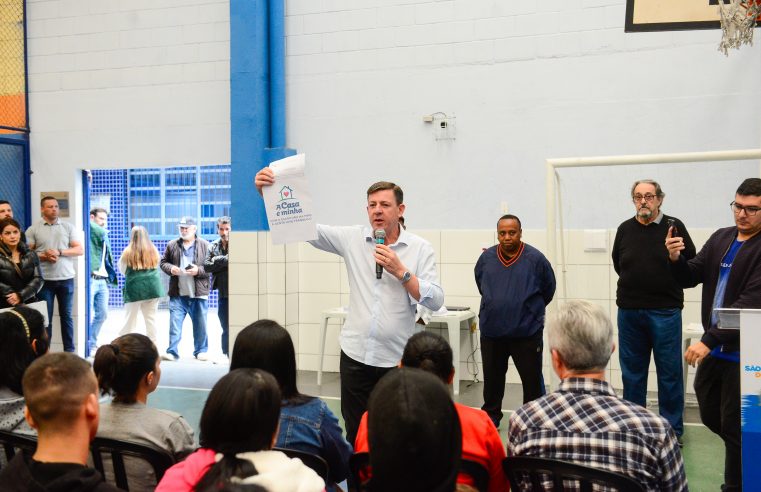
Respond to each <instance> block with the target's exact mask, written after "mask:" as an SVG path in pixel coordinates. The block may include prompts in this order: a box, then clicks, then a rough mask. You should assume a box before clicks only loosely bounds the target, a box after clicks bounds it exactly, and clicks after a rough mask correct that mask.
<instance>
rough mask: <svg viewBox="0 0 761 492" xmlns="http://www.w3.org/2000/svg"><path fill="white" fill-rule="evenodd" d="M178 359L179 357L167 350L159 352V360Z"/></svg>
mask: <svg viewBox="0 0 761 492" xmlns="http://www.w3.org/2000/svg"><path fill="white" fill-rule="evenodd" d="M178 359H179V357H177V356H175V355H174V354H170V353H169V352H166V353H164V354H161V360H168V361H170V362H174V361H176V360H178Z"/></svg>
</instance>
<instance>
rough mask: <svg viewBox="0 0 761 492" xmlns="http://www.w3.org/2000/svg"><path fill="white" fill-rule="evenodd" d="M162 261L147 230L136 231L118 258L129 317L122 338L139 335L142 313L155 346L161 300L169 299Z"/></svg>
mask: <svg viewBox="0 0 761 492" xmlns="http://www.w3.org/2000/svg"><path fill="white" fill-rule="evenodd" d="M159 260H160V257H159V252H158V250H157V249H156V246H154V245H153V243H152V242H151V238H150V236H149V235H148V231H147V230H146V229H145V227H143V226H135V227H133V228H132V232H131V233H130V239H129V244H128V245H127V247H126V248H125V249H124V251H123V252H122V256H121V258H119V271H121V272H122V275H124V279H125V281H124V288H123V289H122V295H123V298H124V310H125V312H126V315H127V317H126V322H125V323H124V328H122V330H121V331H120V332H119V335H126V334H128V333H134V332H135V331H136V329H137V313H138V312H140V311H142V313H143V319H144V320H145V334H146V335H148V338H150V339H151V341H152V342H153V343H156V325H155V318H156V309H157V308H158V305H159V298H161V297H164V296H165V295H166V294H165V292H164V287H163V285H162V284H161V277H160V276H159V268H158V266H159Z"/></svg>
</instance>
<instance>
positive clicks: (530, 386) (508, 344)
mask: <svg viewBox="0 0 761 492" xmlns="http://www.w3.org/2000/svg"><path fill="white" fill-rule="evenodd" d="M542 345H543V343H542V330H539V331H538V332H537V333H535V334H534V335H532V336H530V337H526V338H486V337H484V336H482V337H481V358H482V361H483V367H484V404H483V406H482V407H481V409H483V411H484V412H486V413H487V414H488V415H489V417H490V418H491V420H492V422H494V425H496V426H499V422H500V420H502V398H503V397H504V396H505V374H506V373H507V363H508V359H509V358H510V357H512V358H513V364H515V368H516V369H518V374H519V375H520V377H521V382H522V383H523V403H527V402H529V401H531V400H535V399H537V398H539V397H540V396H542V395H543V394H544V379H543V378H542Z"/></svg>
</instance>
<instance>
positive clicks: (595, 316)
mask: <svg viewBox="0 0 761 492" xmlns="http://www.w3.org/2000/svg"><path fill="white" fill-rule="evenodd" d="M547 329H548V343H549V348H550V353H551V354H552V367H553V369H554V370H555V373H557V375H558V377H559V378H560V379H561V382H560V386H559V387H558V390H557V391H555V392H553V393H550V394H548V395H545V396H543V397H541V398H538V399H536V400H534V401H531V402H529V403H527V404H525V405H523V406H522V407H521V408H519V409H518V410H516V411H515V413H513V414H512V415H511V416H510V428H509V432H508V444H507V455H508V456H539V457H543V458H553V459H559V460H563V461H570V462H575V463H578V464H580V465H586V466H591V467H594V468H599V469H603V470H608V471H613V472H616V473H620V474H622V475H627V476H630V477H632V478H634V479H635V480H637V481H638V482H640V483H641V484H642V485H643V486H644V487H645V489H646V490H654V491H655V490H657V491H681V490H687V479H686V477H685V474H684V463H683V461H682V454H681V451H680V450H679V445H678V444H677V440H676V434H674V430H673V429H672V428H671V425H670V424H669V423H668V422H667V421H666V419H664V418H663V417H661V416H659V415H656V414H655V413H653V412H651V411H650V410H647V409H646V408H643V407H641V406H639V405H636V404H634V403H631V402H629V401H627V400H624V399H622V398H619V397H618V396H616V394H615V392H614V391H613V389H612V387H611V386H610V384H608V382H607V381H605V367H606V366H607V365H608V361H609V360H610V356H611V354H612V353H613V350H614V348H615V344H614V341H613V325H612V323H611V322H610V319H609V318H608V316H607V315H606V314H605V313H604V312H603V310H602V308H600V307H599V306H597V305H595V304H592V303H591V302H588V301H570V302H567V303H565V304H563V305H561V306H560V307H559V308H558V312H557V313H556V314H555V315H554V316H553V317H551V319H550V320H549V322H548V326H547Z"/></svg>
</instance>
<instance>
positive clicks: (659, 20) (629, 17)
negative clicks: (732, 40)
mask: <svg viewBox="0 0 761 492" xmlns="http://www.w3.org/2000/svg"><path fill="white" fill-rule="evenodd" d="M719 1H720V0H626V24H625V29H624V30H625V31H626V32H641V31H684V30H691V29H721V22H720V18H719ZM728 1H729V0H727V3H728Z"/></svg>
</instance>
